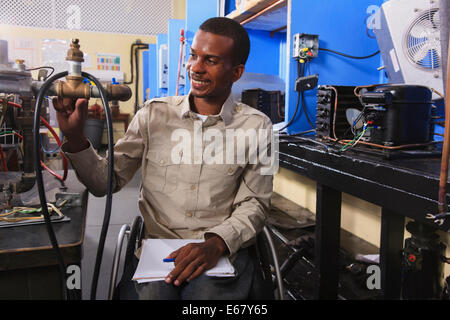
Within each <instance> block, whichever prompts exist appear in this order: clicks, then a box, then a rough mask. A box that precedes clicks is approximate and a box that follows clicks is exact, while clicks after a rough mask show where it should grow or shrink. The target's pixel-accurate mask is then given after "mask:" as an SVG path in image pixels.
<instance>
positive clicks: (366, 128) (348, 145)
mask: <svg viewBox="0 0 450 320" xmlns="http://www.w3.org/2000/svg"><path fill="white" fill-rule="evenodd" d="M372 128H373V127H367V124H365V125H364V129H363V130H362V131H361V132H360V133H359V134H358V135H357V136H356V137H355V138H354V139H353V140H351V141H350V142H348V143H347V144H345V146H343V147H342V148H341V149H339V151H346V150H348V149H349V148H352V147H354V146H355V145H357V144H358V143H359V142H360V140H361V138H362V137H363V136H364V134H365V133H366V132H367V130H369V129H372Z"/></svg>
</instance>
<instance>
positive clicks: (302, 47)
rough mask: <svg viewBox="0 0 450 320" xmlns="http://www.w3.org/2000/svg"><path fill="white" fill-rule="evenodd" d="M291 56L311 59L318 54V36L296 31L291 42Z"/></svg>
mask: <svg viewBox="0 0 450 320" xmlns="http://www.w3.org/2000/svg"><path fill="white" fill-rule="evenodd" d="M292 47H293V52H292V57H293V58H299V59H312V58H316V57H317V56H318V55H319V36H318V35H314V34H306V33H296V34H294V42H293V46H292Z"/></svg>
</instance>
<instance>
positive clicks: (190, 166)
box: [54, 18, 273, 299]
mask: <svg viewBox="0 0 450 320" xmlns="http://www.w3.org/2000/svg"><path fill="white" fill-rule="evenodd" d="M249 51H250V41H249V38H248V35H247V32H246V31H245V29H244V28H243V27H242V26H241V25H240V24H238V23H237V22H235V21H233V20H231V19H227V18H212V19H208V20H207V21H205V22H204V23H203V24H202V25H201V26H200V28H199V30H198V32H197V33H196V35H195V37H194V41H193V43H192V46H191V52H190V57H189V60H188V63H187V71H188V75H189V79H190V84H191V91H190V93H189V95H187V96H184V97H168V98H159V99H153V100H151V101H147V102H146V103H145V104H144V106H143V107H142V108H141V109H140V110H139V111H138V112H137V113H136V115H135V116H134V118H133V120H132V122H131V124H130V126H129V128H128V130H127V132H126V134H125V136H124V137H123V138H122V139H121V140H119V141H118V142H117V143H116V145H115V149H114V161H115V162H114V163H115V176H114V181H115V191H118V190H119V189H120V188H121V187H122V186H124V185H125V184H126V183H127V182H128V181H129V180H130V179H131V178H132V177H133V175H134V174H135V172H136V171H137V170H138V169H139V168H140V167H141V168H142V184H141V194H140V198H139V208H140V211H141V214H142V216H143V218H144V222H145V230H146V236H147V237H150V238H184V239H192V238H203V239H204V242H200V243H191V244H189V245H187V246H185V247H182V248H180V249H179V250H177V251H175V252H172V253H171V254H170V255H169V256H168V258H174V259H175V262H174V264H175V268H174V269H173V271H172V272H171V273H170V274H168V275H167V277H166V279H165V281H158V282H150V283H143V284H136V290H137V293H138V296H139V298H140V299H180V298H182V299H246V298H247V297H248V294H249V292H250V289H251V286H252V279H253V272H254V268H253V263H252V261H251V258H250V257H249V254H248V250H247V249H246V247H248V246H249V245H251V244H253V242H254V239H255V236H256V234H257V233H258V232H259V231H260V230H261V229H262V227H263V226H264V221H265V218H266V214H267V212H268V208H269V200H270V197H271V193H272V178H273V177H272V175H264V174H262V173H261V170H262V167H263V165H262V164H261V163H260V162H256V163H255V162H251V161H249V159H250V158H251V155H250V153H251V151H249V146H248V145H249V144H248V143H247V144H246V147H245V148H244V149H242V148H237V152H236V154H233V153H231V155H232V156H231V157H228V156H227V157H226V158H227V161H226V162H225V163H224V162H220V161H216V162H214V161H212V162H211V161H210V160H211V159H208V158H210V157H209V156H208V154H207V152H206V151H207V149H208V145H206V144H205V142H206V140H207V138H205V137H211V136H215V137H218V136H220V135H222V137H225V136H227V134H229V133H230V132H235V131H234V130H244V131H239V132H245V130H255V131H256V130H258V132H261V131H264V130H266V131H267V132H270V130H271V123H270V120H269V119H268V118H267V117H266V116H265V115H264V114H262V113H261V112H259V111H257V110H255V109H253V108H250V107H248V106H246V105H244V104H241V103H236V102H234V101H233V98H232V95H231V88H232V85H233V83H234V82H236V81H237V80H239V78H240V77H241V76H242V74H243V72H244V70H245V62H246V60H247V58H248V54H249ZM54 105H55V108H56V109H57V111H58V112H57V117H58V121H59V125H60V128H61V130H62V131H63V133H64V135H65V137H66V138H67V142H66V143H65V144H64V146H63V150H64V151H65V152H66V153H67V156H68V158H69V159H70V161H71V162H72V165H73V167H74V168H75V169H76V172H77V175H78V177H79V179H80V181H81V182H83V183H84V184H85V185H86V186H87V187H88V189H89V190H90V191H91V192H92V193H93V194H94V195H97V196H103V195H104V194H105V193H106V176H107V174H106V170H107V169H106V168H107V160H106V159H102V158H100V157H99V156H98V155H97V154H96V152H95V151H94V150H93V149H92V147H91V146H90V143H89V141H88V140H87V139H86V137H85V136H84V134H83V128H84V123H85V121H86V117H87V101H86V100H82V99H79V100H77V101H76V103H75V107H74V108H72V101H71V100H66V99H64V100H63V101H60V100H55V101H54ZM72 110H73V111H72ZM175 133H180V134H181V136H183V134H184V136H183V138H185V140H182V143H181V147H182V148H181V149H180V148H179V147H180V142H179V140H176V139H174V137H175V136H177V137H180V135H175ZM210 133H214V134H212V135H211V134H210ZM186 134H187V137H186ZM236 139H237V137H233V139H231V140H229V141H228V142H227V143H226V146H227V147H228V146H230V145H231V148H229V150H226V152H225V148H222V150H220V148H219V149H217V148H216V147H217V146H218V145H219V146H220V145H221V144H219V142H218V141H215V142H214V144H213V146H214V152H213V153H214V157H217V156H219V157H220V156H223V157H222V159H225V153H227V155H228V154H229V152H230V150H231V149H233V151H234V150H235V149H234V147H235V145H234V142H235V141H236ZM230 141H231V143H229V142H230ZM174 150H176V151H178V152H174ZM243 153H245V161H244V162H238V161H236V158H237V157H239V156H240V155H242V154H243ZM174 154H175V157H174ZM211 154H212V153H211ZM176 156H178V159H176V158H177V157H176ZM174 158H175V159H174ZM215 159H218V158H215ZM230 159H232V160H233V161H231V162H230ZM223 255H226V256H229V257H230V260H231V261H232V262H233V265H234V267H235V269H236V276H235V277H232V278H215V277H208V276H206V275H205V274H204V272H205V271H206V270H208V269H210V268H212V267H214V266H215V265H216V264H217V262H218V260H219V258H220V257H221V256H223Z"/></svg>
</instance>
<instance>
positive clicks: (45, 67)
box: [25, 66, 55, 81]
mask: <svg viewBox="0 0 450 320" xmlns="http://www.w3.org/2000/svg"><path fill="white" fill-rule="evenodd" d="M40 69H51V70H52V72H50V74H49V75H48V76H46V77H45V79H44V81H45V80H47V79H48V78H49V77H51V75H52V74H53V73H54V72H55V68H53V67H50V66H42V67H36V68H31V69H26V70H25V71H33V70H40Z"/></svg>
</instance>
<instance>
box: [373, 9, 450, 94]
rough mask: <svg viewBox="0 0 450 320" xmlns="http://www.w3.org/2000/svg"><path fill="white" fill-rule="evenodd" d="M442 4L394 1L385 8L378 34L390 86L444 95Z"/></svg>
mask: <svg viewBox="0 0 450 320" xmlns="http://www.w3.org/2000/svg"><path fill="white" fill-rule="evenodd" d="M438 4H439V1H435V0H390V1H387V2H385V3H383V5H382V6H381V9H380V12H379V15H378V16H379V22H380V23H379V24H378V26H377V27H376V28H375V29H374V33H375V36H376V38H377V42H378V46H379V47H380V51H381V56H382V58H383V63H384V66H385V71H386V74H387V77H388V81H389V83H392V84H409V85H421V86H426V87H429V88H433V89H435V90H437V91H439V92H443V90H444V89H443V88H444V84H443V77H442V65H441V40H440V19H439V18H440V17H439V6H438ZM437 98H439V96H437V95H433V99H437Z"/></svg>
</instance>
